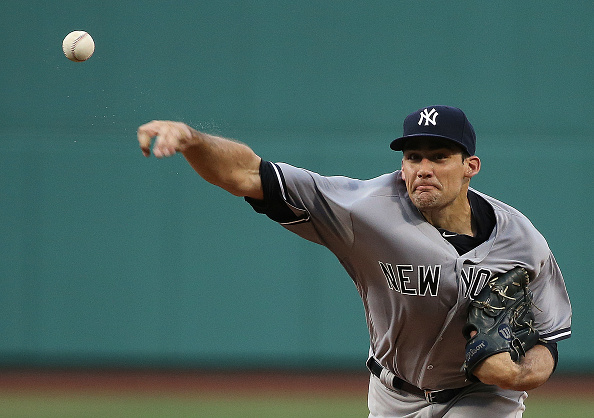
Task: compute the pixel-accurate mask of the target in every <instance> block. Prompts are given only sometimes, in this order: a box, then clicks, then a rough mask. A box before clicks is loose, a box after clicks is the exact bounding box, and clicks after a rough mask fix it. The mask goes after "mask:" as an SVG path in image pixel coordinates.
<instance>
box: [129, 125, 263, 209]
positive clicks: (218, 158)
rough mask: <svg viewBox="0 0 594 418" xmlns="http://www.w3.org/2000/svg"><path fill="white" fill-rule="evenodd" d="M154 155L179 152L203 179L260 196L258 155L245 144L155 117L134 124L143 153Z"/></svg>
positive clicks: (246, 193)
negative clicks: (153, 119)
mask: <svg viewBox="0 0 594 418" xmlns="http://www.w3.org/2000/svg"><path fill="white" fill-rule="evenodd" d="M152 138H156V139H155V143H154V146H153V154H154V155H155V156H156V157H157V158H162V157H170V156H172V155H174V154H176V153H177V152H181V153H182V154H183V156H184V157H185V158H186V160H187V161H188V162H189V163H190V165H191V166H192V167H193V168H194V170H196V172H197V173H198V174H199V175H200V176H201V177H203V178H204V179H205V180H206V181H208V182H210V183H212V184H214V185H216V186H219V187H221V188H223V189H225V190H227V191H228V192H229V193H232V194H234V195H236V196H249V197H251V198H254V199H262V198H263V191H262V183H261V181H260V174H259V169H260V160H261V159H260V157H258V156H257V155H256V154H255V153H254V151H252V149H251V148H250V147H248V146H247V145H245V144H242V143H239V142H236V141H232V140H230V139H225V138H221V137H218V136H214V135H209V134H205V133H202V132H198V131H197V130H195V129H193V128H191V127H190V126H188V125H186V124H184V123H181V122H171V121H159V120H155V121H152V122H149V123H146V124H144V125H142V126H140V127H139V128H138V142H139V144H140V148H141V149H142V152H143V154H144V155H145V156H146V157H148V156H150V154H151V150H150V147H151V141H152Z"/></svg>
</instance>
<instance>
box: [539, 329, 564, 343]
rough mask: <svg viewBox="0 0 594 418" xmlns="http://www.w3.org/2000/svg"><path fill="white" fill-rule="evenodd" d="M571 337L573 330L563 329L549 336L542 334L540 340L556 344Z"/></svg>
mask: <svg viewBox="0 0 594 418" xmlns="http://www.w3.org/2000/svg"><path fill="white" fill-rule="evenodd" d="M570 336H571V328H563V329H559V330H557V331H553V332H551V333H549V334H541V335H540V339H541V340H544V341H546V342H547V343H554V342H557V341H561V340H564V339H566V338H569V337H570Z"/></svg>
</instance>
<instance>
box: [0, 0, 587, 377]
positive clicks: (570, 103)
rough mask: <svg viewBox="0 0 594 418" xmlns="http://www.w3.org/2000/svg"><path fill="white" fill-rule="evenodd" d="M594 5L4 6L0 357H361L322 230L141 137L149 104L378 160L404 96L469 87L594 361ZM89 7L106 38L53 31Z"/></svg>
mask: <svg viewBox="0 0 594 418" xmlns="http://www.w3.org/2000/svg"><path fill="white" fill-rule="evenodd" d="M593 17H594V4H593V3H592V2H587V1H583V2H582V1H576V2H571V3H567V2H557V1H541V2H537V3H536V2H535V3H530V4H524V3H522V4H513V5H512V4H511V3H510V2H500V3H497V2H495V3H493V2H480V1H462V2H456V3H455V4H453V5H452V4H446V3H444V2H437V1H425V2H412V1H406V2H405V1H373V0H372V1H300V2H285V1H281V2H278V1H249V2H247V1H246V2H244V1H230V0H224V1H217V2H206V1H191V2H190V1H188V2H173V3H172V2H159V1H138V2H136V1H129V2H123V1H118V2H116V1H104V2H89V4H86V5H84V4H81V3H80V2H72V1H69V0H67V1H62V2H59V3H58V2H40V1H27V0H25V1H18V2H16V1H11V2H5V4H3V5H2V7H1V8H0V20H1V22H2V24H1V25H0V33H1V37H2V42H0V52H1V55H2V57H3V59H2V69H1V70H0V97H1V100H0V146H1V152H0V179H1V182H2V198H1V199H0V214H1V219H2V221H1V222H0V235H1V236H2V240H1V242H0V289H1V291H0V312H1V314H0V332H1V334H2V338H0V366H56V365H59V366H151V367H155V366H156V367H169V366H178V367H233V368H237V367H239V368H241V367H258V368H261V367H283V366H285V367H306V368H310V367H330V368H346V369H357V370H362V369H363V367H364V365H363V364H364V360H365V358H366V355H367V347H368V336H367V331H366V326H365V320H364V315H363V307H362V304H361V302H360V299H359V297H358V294H357V292H356V289H355V286H354V285H353V283H352V282H351V280H350V279H349V278H348V276H347V275H346V273H344V272H343V270H342V268H341V266H340V264H339V263H338V261H337V260H336V259H335V258H334V257H333V256H332V255H331V254H330V253H329V252H327V251H326V250H325V249H324V248H322V247H320V246H317V245H315V244H312V243H309V242H306V241H303V240H301V239H299V238H297V237H296V236H293V235H292V234H290V233H289V232H287V231H285V230H284V229H283V228H281V227H280V226H278V225H276V224H274V223H273V222H272V221H270V220H268V219H267V218H265V217H264V216H262V215H258V214H256V213H254V212H253V211H252V210H251V208H250V207H249V206H248V205H247V204H246V203H244V202H243V201H242V199H241V198H237V197H233V196H230V195H228V194H226V193H225V192H224V191H222V190H219V189H217V188H214V187H212V186H210V185H208V184H206V183H205V182H204V181H203V180H202V179H200V178H199V177H198V176H197V175H195V174H194V172H193V171H192V170H191V169H190V168H189V166H188V165H187V164H185V162H184V161H183V158H182V157H179V156H177V157H174V158H170V159H166V160H161V161H158V160H156V159H154V158H151V159H148V160H145V159H144V158H143V157H142V155H141V153H140V151H139V150H138V148H137V143H136V139H135V133H136V128H137V126H138V125H139V124H141V123H144V122H146V121H149V120H151V119H157V118H158V119H173V120H181V121H184V122H187V123H189V124H191V125H193V126H196V127H198V128H200V129H203V130H206V131H208V132H211V133H215V134H221V135H225V136H230V137H234V138H237V139H240V140H242V141H244V142H246V143H248V144H249V145H251V146H252V147H253V148H254V150H255V151H256V152H257V153H258V154H259V155H261V156H263V157H264V158H266V159H268V160H272V161H285V162H289V163H292V164H294V165H297V166H303V167H307V168H309V169H312V170H314V171H317V172H320V173H322V174H328V175H333V174H343V175H348V176H351V177H358V178H370V177H374V176H376V175H379V174H382V173H384V172H388V171H392V170H395V169H397V168H398V166H399V159H400V156H399V154H398V153H394V152H392V151H390V150H389V149H388V143H389V141H390V140H391V139H393V138H394V137H395V136H396V135H399V134H400V132H401V123H402V119H403V118H404V116H405V115H406V114H408V113H409V112H410V111H412V110H414V109H417V108H419V107H422V106H425V105H429V104H449V105H454V106H458V107H461V108H463V109H464V110H465V111H466V113H467V114H468V117H469V118H470V120H471V121H472V123H473V125H474V127H475V129H476V131H477V134H478V137H479V140H478V147H477V153H478V155H479V156H481V158H482V162H483V168H482V171H481V174H480V175H479V176H478V177H476V178H475V179H473V185H474V187H476V188H477V189H479V190H481V191H484V192H486V193H487V194H490V195H493V196H495V197H497V198H499V199H501V200H504V201H506V202H507V203H509V204H511V205H513V206H515V207H516V208H518V209H519V210H521V211H522V212H524V213H525V214H526V215H528V217H530V219H531V220H532V221H533V223H534V224H535V225H536V226H537V227H538V228H539V229H540V230H541V231H542V232H543V234H544V235H545V237H546V238H547V240H548V242H549V245H550V247H551V248H552V250H553V252H554V253H555V256H556V258H557V261H558V262H559V264H560V266H561V268H562V270H563V272H564V275H565V278H566V282H567V287H568V291H569V293H570V296H571V298H572V303H573V307H574V322H573V332H574V336H573V337H572V338H571V339H570V340H567V341H564V342H561V343H560V352H561V363H560V366H559V367H560V370H565V371H584V370H587V371H592V370H594V354H593V353H592V351H591V350H590V349H589V347H590V346H591V344H590V342H591V335H593V334H594V328H593V325H592V322H591V321H589V320H588V319H587V318H589V316H590V315H589V314H590V313H591V302H590V301H591V300H592V299H594V298H593V296H594V295H593V291H592V286H591V284H590V281H591V277H590V276H591V272H592V271H593V270H594V269H593V267H594V266H593V261H592V257H591V254H592V253H593V246H592V227H591V224H590V217H591V216H590V212H591V208H592V206H593V205H594V201H593V196H592V187H591V184H592V178H593V177H594V170H593V169H592V161H593V159H594V153H593V146H592V141H593V139H592V137H593V133H594V127H593V124H592V123H591V118H592V114H594V112H593V111H594V108H593V105H592V103H593V101H592V97H593V94H594V88H593V83H592V76H591V73H592V68H594V58H593V54H592V44H593V42H592V41H593V40H594V39H593V38H594V36H593V30H592V28H591V22H592V18H593ZM78 29H82V30H87V31H88V32H89V33H91V35H92V36H93V38H94V39H95V42H96V51H95V54H94V55H93V57H92V58H91V59H90V60H89V61H87V62H84V63H73V62H70V61H68V60H67V59H66V58H65V57H64V56H63V54H62V51H61V42H62V39H63V37H64V36H65V35H66V34H67V33H68V32H70V31H71V30H78Z"/></svg>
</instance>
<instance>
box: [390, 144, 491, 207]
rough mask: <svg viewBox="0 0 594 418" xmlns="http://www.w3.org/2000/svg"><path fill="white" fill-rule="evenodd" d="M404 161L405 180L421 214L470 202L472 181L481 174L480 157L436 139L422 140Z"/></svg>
mask: <svg viewBox="0 0 594 418" xmlns="http://www.w3.org/2000/svg"><path fill="white" fill-rule="evenodd" d="M403 154H404V156H403V158H402V177H403V179H404V181H405V183H406V188H407V190H408V194H409V196H410V198H411V200H412V202H413V203H414V205H415V206H416V207H417V208H418V209H419V210H421V211H429V210H440V209H444V208H447V207H449V206H452V207H454V206H453V205H455V204H456V203H462V202H466V201H467V200H466V193H467V191H468V183H469V181H470V178H471V177H472V176H474V175H475V174H476V173H478V170H479V168H480V162H479V160H478V158H477V157H475V156H472V157H468V158H464V157H463V156H462V153H461V152H460V151H459V150H458V149H456V148H452V147H449V146H447V145H445V144H440V143H435V142H434V141H432V140H418V141H416V142H415V143H414V144H413V146H410V147H408V148H407V149H406V150H405V151H404V152H403Z"/></svg>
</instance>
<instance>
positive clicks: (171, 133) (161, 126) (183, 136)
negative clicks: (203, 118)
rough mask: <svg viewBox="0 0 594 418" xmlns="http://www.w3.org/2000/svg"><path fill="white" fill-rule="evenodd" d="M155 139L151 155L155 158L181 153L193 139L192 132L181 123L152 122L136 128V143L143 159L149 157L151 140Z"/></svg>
mask: <svg viewBox="0 0 594 418" xmlns="http://www.w3.org/2000/svg"><path fill="white" fill-rule="evenodd" d="M154 137H156V139H155V144H154V145H153V154H154V155H155V157H157V158H161V157H170V156H172V155H174V154H175V153H177V152H181V151H183V150H184V149H185V147H186V146H187V145H188V144H189V143H190V142H191V140H192V138H193V137H194V130H193V129H192V128H190V127H189V126H188V125H186V124H185V123H182V122H171V121H162V120H154V121H152V122H149V123H146V124H144V125H142V126H141V127H139V128H138V143H139V145H140V149H141V150H142V153H143V154H144V156H145V157H148V156H150V155H151V140H152V138H154Z"/></svg>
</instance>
